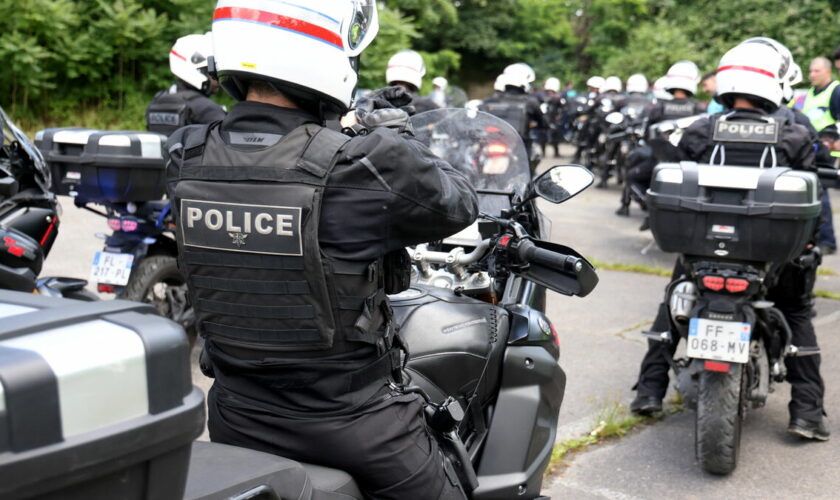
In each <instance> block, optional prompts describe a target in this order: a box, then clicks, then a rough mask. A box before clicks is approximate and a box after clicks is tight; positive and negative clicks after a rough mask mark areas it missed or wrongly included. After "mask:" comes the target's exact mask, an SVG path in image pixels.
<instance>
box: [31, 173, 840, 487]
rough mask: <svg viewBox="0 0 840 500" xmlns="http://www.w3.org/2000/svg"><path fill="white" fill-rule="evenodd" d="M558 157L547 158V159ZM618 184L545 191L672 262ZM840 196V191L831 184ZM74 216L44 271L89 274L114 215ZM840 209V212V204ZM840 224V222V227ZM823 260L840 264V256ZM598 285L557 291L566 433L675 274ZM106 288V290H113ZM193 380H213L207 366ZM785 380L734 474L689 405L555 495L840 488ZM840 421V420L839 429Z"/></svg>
mask: <svg viewBox="0 0 840 500" xmlns="http://www.w3.org/2000/svg"><path fill="white" fill-rule="evenodd" d="M558 163H562V162H561V161H559V160H546V161H544V163H543V165H542V166H543V168H545V167H547V166H548V165H551V164H558ZM618 198H619V191H618V188H616V187H614V186H612V187H611V188H610V189H607V190H599V189H595V188H590V189H589V190H587V191H585V192H584V193H582V194H580V195H579V196H577V197H576V198H574V199H572V200H570V201H568V202H566V203H564V204H561V205H551V204H549V203H543V204H542V208H543V209H544V210H545V212H546V213H547V214H548V215H549V217H550V218H551V220H552V222H553V238H552V239H553V240H554V241H557V242H560V243H563V244H565V245H568V246H571V247H573V248H575V249H576V250H578V251H579V252H581V253H582V254H584V255H586V256H587V257H590V258H593V259H595V260H597V261H599V262H603V263H609V264H641V265H645V266H649V267H660V268H666V269H670V268H671V266H672V265H673V262H674V256H673V255H669V254H665V253H663V252H661V251H659V249H658V248H656V246H655V245H654V244H653V239H652V237H651V235H650V233H649V232H640V231H638V229H637V228H638V226H639V224H640V223H641V221H642V215H641V213H640V212H639V210H638V209H637V208H635V207H634V212H633V214H631V217H629V218H624V217H618V216H616V215H614V213H613V212H614V210H615V209H616V208H617V207H618ZM832 199H833V203H834V206H835V207H838V208H840V196H838V193H837V192H836V191H835V192H834V193H832ZM62 204H63V206H64V215H63V222H62V225H61V229H60V233H59V237H58V240H57V243H56V246H55V248H54V249H53V251H52V252H51V254H50V258H49V260H48V261H47V263H46V266H45V268H44V270H43V272H42V275H43V276H48V275H53V276H55V275H63V276H72V277H79V278H87V277H88V274H89V267H90V263H91V261H92V259H93V254H94V252H96V251H97V250H100V249H101V247H102V240H100V239H97V238H96V237H95V236H94V235H95V233H106V232H108V228H107V226H106V224H105V221H104V219H102V218H100V217H97V216H95V215H93V214H90V213H88V212H85V211H83V210H80V209H78V208H76V207H74V206H73V205H72V201H71V200H69V199H67V198H63V199H62ZM835 215H836V214H835ZM838 229H840V227H838ZM824 268H828V269H832V270H834V271H837V272H838V273H839V274H840V256H837V255H835V256H830V257H828V258H826V260H825V262H824ZM599 276H600V278H601V282H600V284H599V285H598V288H597V289H596V290H595V291H594V292H593V293H592V294H591V295H590V296H589V297H586V298H584V299H580V298H569V297H563V296H560V295H555V294H551V295H550V297H549V301H548V314H549V316H550V317H551V319H552V320H553V322H554V324H555V326H556V328H557V330H558V331H559V332H560V336H561V349H562V354H561V364H562V366H563V369H564V370H565V371H566V374H567V376H568V385H567V388H566V398H565V401H564V403H563V408H562V410H561V413H560V422H559V429H558V431H559V436H558V439H560V440H563V439H568V438H573V437H579V436H581V435H583V434H585V433H586V432H587V431H588V430H589V429H591V428H592V427H593V425H594V424H595V420H596V418H597V415H598V413H599V412H600V410H601V409H602V408H603V407H604V406H606V405H612V404H615V403H616V402H621V403H624V404H628V403H629V401H630V400H631V399H632V396H633V393H632V391H631V390H630V387H631V386H632V384H633V382H634V380H635V378H636V375H637V371H638V366H639V362H640V360H641V357H642V355H643V353H644V351H645V343H644V342H643V339H642V338H641V336H640V334H639V332H640V331H641V330H642V329H644V328H647V326H649V322H650V321H651V320H652V318H653V316H654V313H655V310H656V305H657V303H658V302H659V301H660V300H661V297H662V293H663V288H664V286H665V285H666V284H667V279H666V278H663V277H658V276H651V275H646V274H636V273H628V272H618V271H609V270H600V271H599ZM817 289H821V290H827V291H833V292H836V293H840V276H838V275H833V276H831V275H821V276H820V278H819V283H818V284H817ZM106 297H107V296H106ZM818 311H819V315H818V317H817V318H816V320H815V324H816V327H817V332H818V336H819V339H820V342H821V345H822V348H823V353H824V356H823V377H824V378H825V380H826V385H827V393H826V408H827V410H828V412H829V414H831V415H833V414H834V413H835V412H837V411H840V386H839V385H838V384H837V383H836V382H835V381H837V380H840V361H838V360H840V339H838V335H840V301H833V300H826V299H819V300H818ZM193 378H194V382H195V383H196V385H198V386H199V387H202V388H204V389H206V388H207V387H208V386H209V383H208V382H209V381H208V379H206V378H204V377H203V376H202V375H201V374H200V373H198V372H197V371H196V372H194V377H193ZM788 394H789V389H788V386H787V385H786V384H781V385H778V386H777V390H776V393H775V394H772V395H771V397H770V398H769V402H768V404H767V406H766V407H765V408H763V409H760V410H756V411H755V412H753V413H751V414H750V415H749V417H748V419H747V422H746V427H745V432H744V435H743V439H742V448H741V457H740V460H739V466H738V469H737V470H736V471H735V473H734V474H732V475H731V476H729V477H725V478H718V477H712V476H709V475H706V474H704V473H702V472H701V471H700V470H699V468H698V466H697V464H696V463H695V460H694V452H693V434H694V413H693V412H690V411H686V412H684V413H681V414H677V415H674V416H670V417H667V418H665V419H664V420H662V421H660V422H657V423H655V424H653V425H650V426H648V427H645V428H644V429H642V430H640V431H635V432H633V433H631V435H628V436H626V437H624V438H622V439H620V440H616V441H613V442H611V443H608V444H604V445H599V446H597V447H594V448H592V449H590V450H589V451H586V452H584V453H580V454H577V455H575V456H574V458H573V459H572V460H571V462H570V463H569V465H568V467H566V468H565V469H564V470H563V471H562V473H561V474H560V475H558V476H555V477H554V478H552V480H551V481H550V482H547V483H546V490H545V493H546V494H549V495H551V496H552V497H554V498H610V499H625V498H665V497H676V496H679V497H684V498H706V497H711V496H714V497H717V498H733V497H741V498H769V497H774V498H794V497H795V498H836V497H837V496H838V494H837V491H840V475H838V474H836V473H835V470H836V466H835V465H834V464H836V463H838V462H840V435H839V436H835V438H834V440H832V441H829V442H828V443H801V442H798V441H797V440H793V439H790V438H789V437H788V436H787V435H786V434H785V433H784V430H785V427H786V424H787V410H786V404H787V398H788ZM837 432H840V429H837ZM205 437H206V436H205Z"/></svg>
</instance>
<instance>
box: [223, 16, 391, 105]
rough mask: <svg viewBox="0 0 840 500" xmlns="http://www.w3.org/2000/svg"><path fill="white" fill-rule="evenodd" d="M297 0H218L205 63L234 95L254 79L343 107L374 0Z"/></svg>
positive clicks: (241, 95)
mask: <svg viewBox="0 0 840 500" xmlns="http://www.w3.org/2000/svg"><path fill="white" fill-rule="evenodd" d="M298 3H299V2H298ZM298 3H295V2H268V1H261V0H219V2H218V3H217V4H216V10H215V12H214V14H213V29H212V35H213V49H214V51H213V53H214V58H213V59H214V64H213V65H212V66H214V67H215V68H213V67H211V71H212V70H215V73H216V74H217V75H218V79H219V83H220V84H221V86H222V88H224V89H225V91H227V92H228V93H229V94H230V95H231V96H232V97H233V98H234V99H237V100H240V101H241V100H244V99H245V97H246V95H247V90H248V89H247V82H248V81H249V80H255V79H256V80H263V81H267V82H269V83H271V84H272V85H273V86H274V87H276V88H278V89H279V90H281V91H282V92H283V93H284V94H286V95H288V96H289V97H291V98H293V99H297V100H299V101H302V102H305V103H308V104H312V105H314V106H317V107H318V110H317V111H319V112H321V113H329V114H330V115H332V114H336V113H337V114H343V113H345V112H346V111H347V109H348V107H349V106H350V101H351V99H352V97H353V91H354V89H355V88H356V83H357V81H358V74H357V68H358V58H359V54H361V53H362V51H363V50H364V49H365V48H366V47H367V46H368V45H370V42H371V41H372V40H373V39H374V37H375V36H376V33H377V31H378V30H379V18H378V15H377V11H376V1H375V0H312V1H310V2H307V3H306V6H305V7H304V6H302V5H298Z"/></svg>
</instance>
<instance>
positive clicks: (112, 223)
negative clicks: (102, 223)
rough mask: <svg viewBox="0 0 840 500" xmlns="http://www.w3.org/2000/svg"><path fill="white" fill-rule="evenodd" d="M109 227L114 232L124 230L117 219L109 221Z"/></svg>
mask: <svg viewBox="0 0 840 500" xmlns="http://www.w3.org/2000/svg"><path fill="white" fill-rule="evenodd" d="M108 227H109V228H111V230H113V231H119V230H121V229H122V226H121V225H120V220H119V219H117V218H113V219H108Z"/></svg>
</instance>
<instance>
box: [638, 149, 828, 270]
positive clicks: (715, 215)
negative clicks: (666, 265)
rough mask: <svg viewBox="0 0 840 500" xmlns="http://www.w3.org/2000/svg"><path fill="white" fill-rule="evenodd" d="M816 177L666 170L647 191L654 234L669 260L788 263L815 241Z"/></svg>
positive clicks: (687, 167)
mask: <svg viewBox="0 0 840 500" xmlns="http://www.w3.org/2000/svg"><path fill="white" fill-rule="evenodd" d="M818 189H819V180H818V178H817V176H816V175H815V174H812V173H809V172H802V171H795V170H791V169H789V168H786V167H774V168H763V169H762V168H754V167H732V166H719V165H714V166H712V165H698V164H697V163H693V162H682V163H663V164H660V165H658V166H657V167H656V169H655V170H654V172H653V177H652V180H651V186H650V190H649V191H648V198H649V207H650V226H651V231H652V232H653V236H654V238H656V242H657V243H658V244H659V247H660V248H661V249H662V250H663V251H665V252H677V253H682V254H686V255H694V256H701V257H718V258H726V259H736V260H747V261H756V262H775V263H783V262H788V261H790V260H792V259H793V258H795V257H796V256H798V255H799V254H800V253H801V252H802V251H803V250H804V249H805V246H806V245H807V244H808V242H809V241H810V240H811V238H812V237H813V236H814V234H815V230H816V227H817V223H818V219H819V215H820V199H819V192H818Z"/></svg>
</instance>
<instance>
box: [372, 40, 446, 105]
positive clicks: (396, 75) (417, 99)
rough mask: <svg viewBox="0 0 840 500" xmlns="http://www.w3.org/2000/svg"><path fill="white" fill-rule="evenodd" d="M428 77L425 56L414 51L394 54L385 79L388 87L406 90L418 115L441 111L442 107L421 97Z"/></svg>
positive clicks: (386, 70)
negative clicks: (421, 91)
mask: <svg viewBox="0 0 840 500" xmlns="http://www.w3.org/2000/svg"><path fill="white" fill-rule="evenodd" d="M425 75H426V63H425V62H423V56H421V55H420V54H419V53H417V52H415V51H413V50H403V51H400V52H397V53H396V54H394V55H393V56H392V57H391V59H390V60H389V61H388V66H387V68H385V79H386V80H387V81H388V85H396V86H399V87H402V88H404V89H405V91H406V92H408V94H409V95H410V96H411V105H412V106H414V109H415V111H416V112H417V113H422V112H424V111H430V110H433V109H440V108H441V107H442V106H441V105H439V104H438V103H437V102H435V101H434V100H433V99H431V98H430V97H425V96H421V95H420V94H419V92H420V88H421V87H422V86H423V77H424V76H425Z"/></svg>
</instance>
